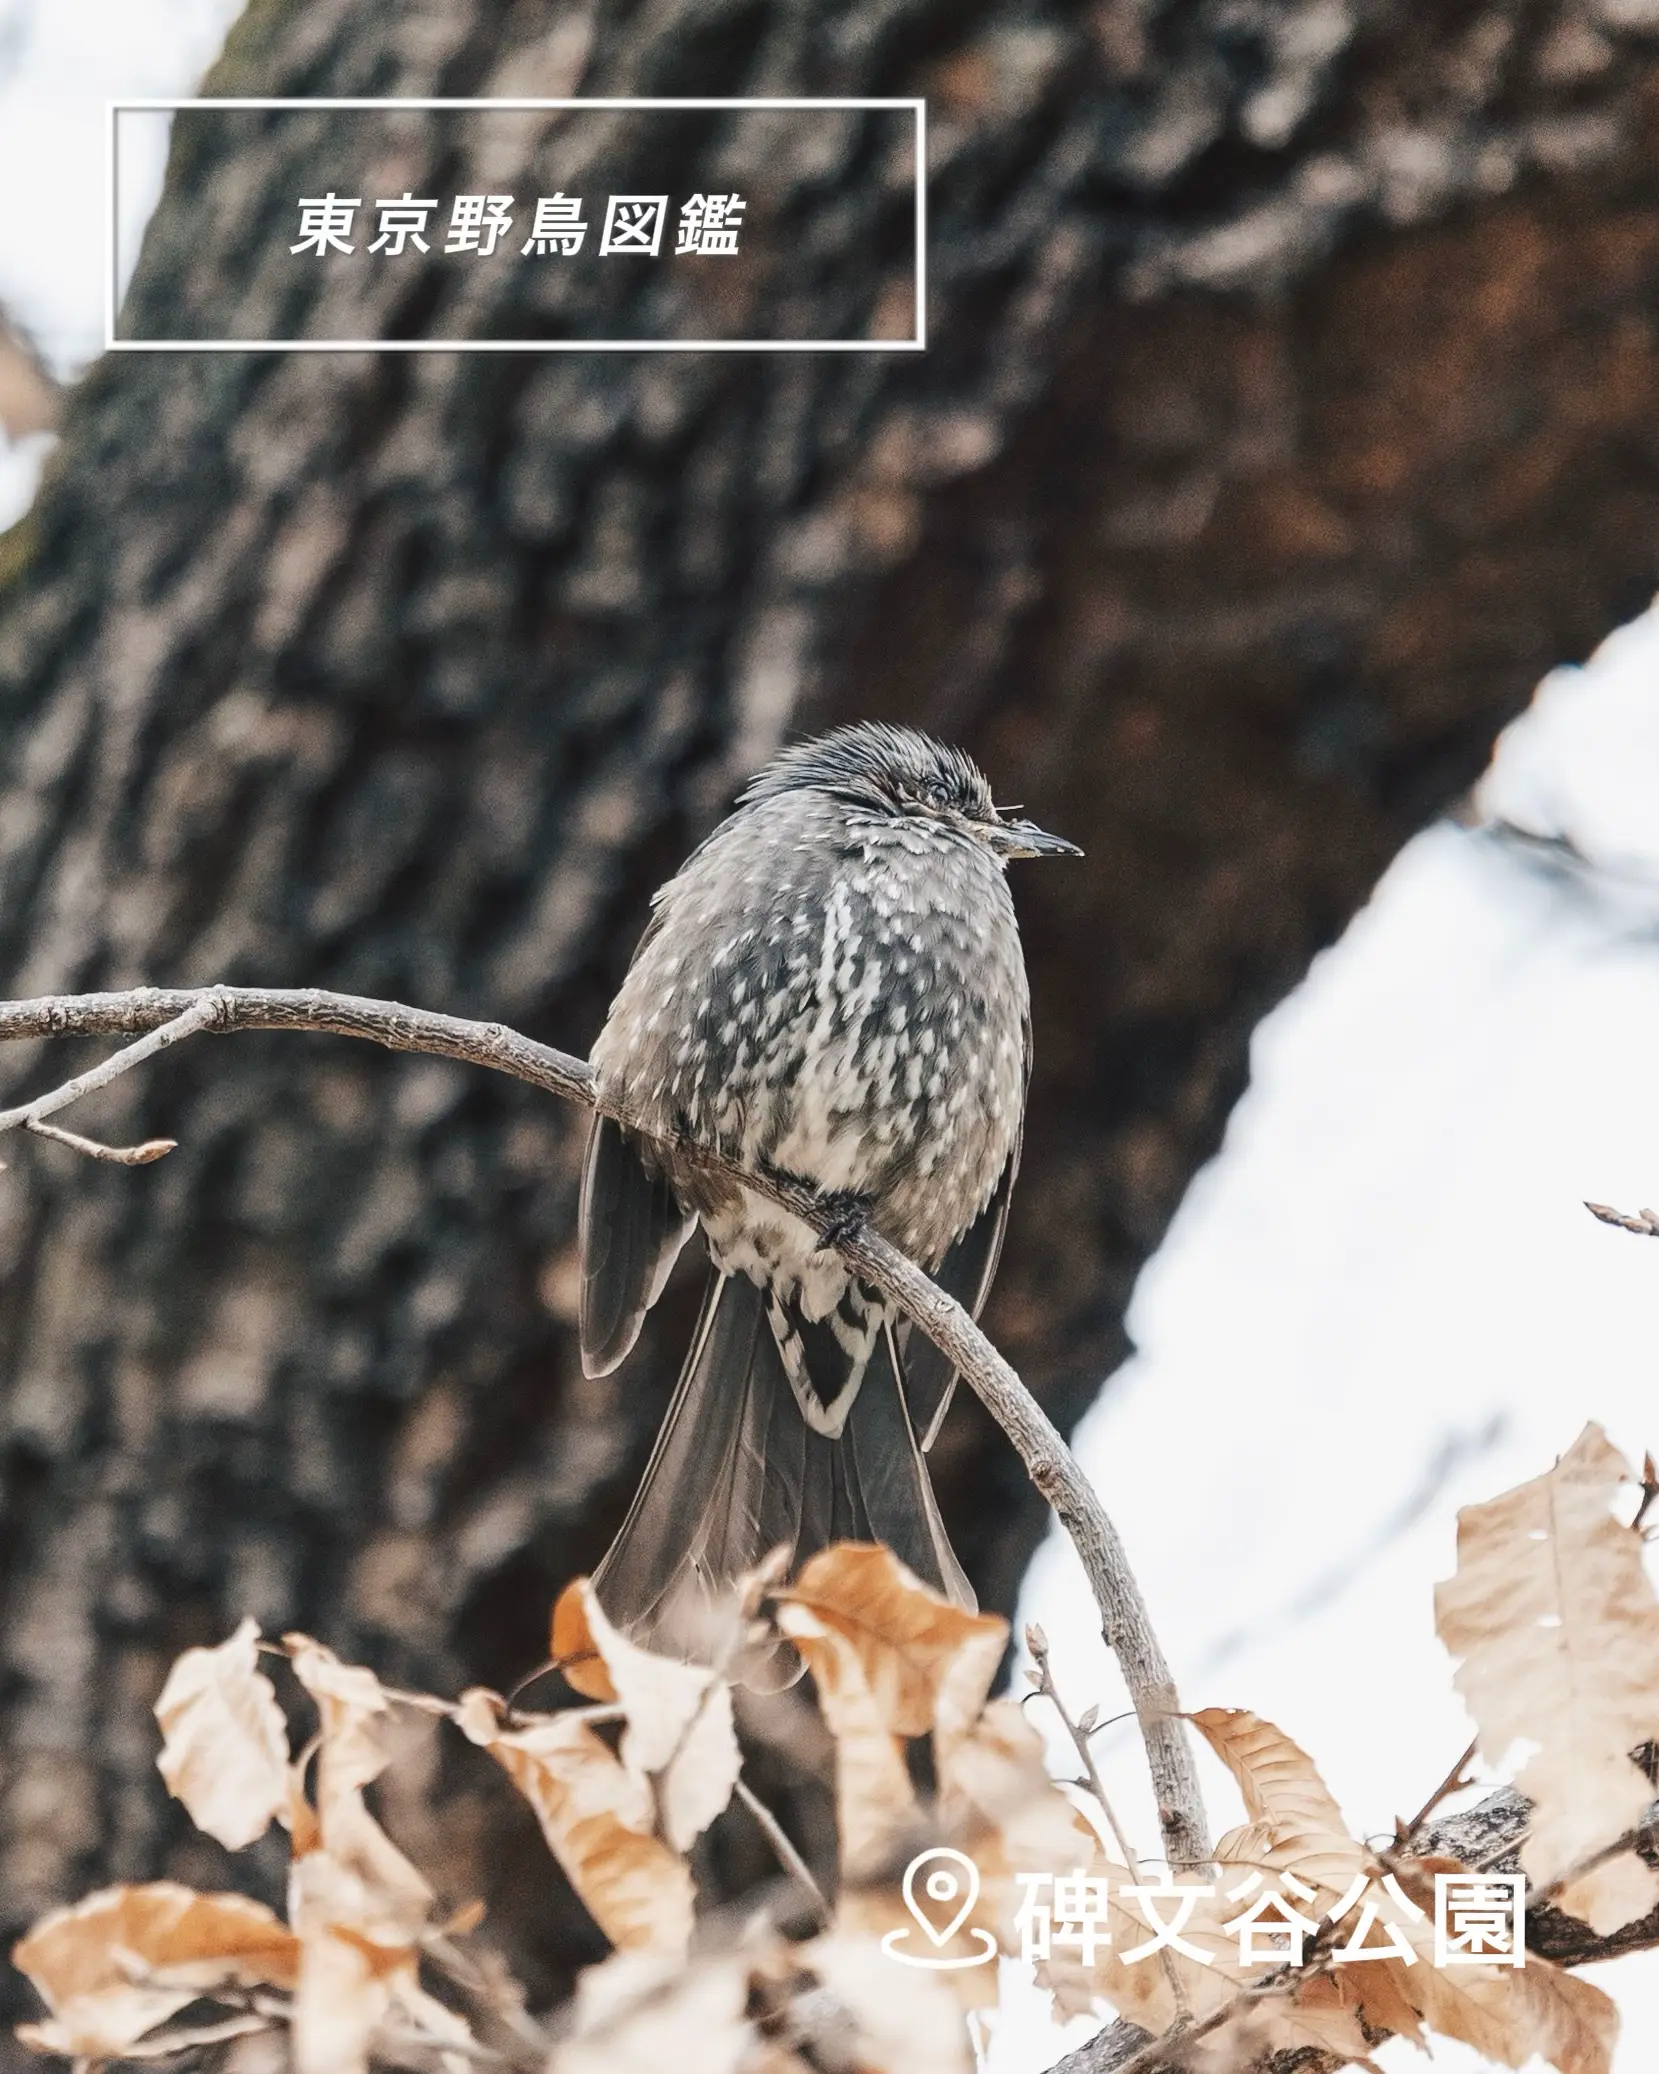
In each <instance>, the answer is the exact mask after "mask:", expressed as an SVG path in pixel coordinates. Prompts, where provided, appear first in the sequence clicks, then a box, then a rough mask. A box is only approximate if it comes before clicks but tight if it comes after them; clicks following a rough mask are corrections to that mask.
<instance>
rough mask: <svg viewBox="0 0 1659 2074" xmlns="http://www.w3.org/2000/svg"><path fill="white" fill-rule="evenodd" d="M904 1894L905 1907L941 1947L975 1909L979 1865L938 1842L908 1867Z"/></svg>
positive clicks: (912, 1860) (948, 1941) (963, 1854)
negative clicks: (937, 1926)
mask: <svg viewBox="0 0 1659 2074" xmlns="http://www.w3.org/2000/svg"><path fill="white" fill-rule="evenodd" d="M918 1889H920V1891H919V1892H918ZM903 1898H904V1905H905V1907H906V1908H907V1909H909V1911H910V1913H911V1914H912V1915H913V1916H914V1917H915V1919H916V1921H917V1922H918V1923H920V1924H921V1926H922V1928H923V1929H924V1930H925V1931H926V1932H927V1934H928V1936H929V1938H930V1939H931V1940H932V1941H933V1943H934V1944H935V1945H936V1946H938V1947H939V1948H940V1949H941V1950H942V1949H943V1948H944V1947H945V1946H946V1945H947V1944H949V1943H950V1941H951V1939H952V1938H953V1937H954V1936H955V1935H956V1933H957V1931H958V1930H960V1929H961V1927H962V1925H963V1924H964V1923H965V1922H966V1921H967V1920H968V1917H969V1916H970V1915H971V1914H972V1913H973V1905H974V1903H975V1902H976V1901H977V1900H978V1899H979V1867H978V1866H977V1865H975V1863H974V1862H973V1860H972V1859H971V1858H970V1857H968V1856H967V1855H966V1854H965V1853H964V1852H961V1851H953V1850H951V1849H950V1848H949V1847H948V1846H947V1845H945V1844H939V1845H937V1846H935V1848H934V1849H933V1850H931V1851H923V1853H922V1854H921V1856H920V1857H919V1858H912V1859H911V1861H910V1863H909V1864H908V1865H907V1866H906V1867H905V1873H904V1888H903ZM938 1921H942V1922H943V1923H944V1928H943V1929H942V1930H936V1929H935V1928H934V1924H935V1922H938ZM929 1963H931V1962H929Z"/></svg>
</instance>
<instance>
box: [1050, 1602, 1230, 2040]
mask: <svg viewBox="0 0 1659 2074" xmlns="http://www.w3.org/2000/svg"><path fill="white" fill-rule="evenodd" d="M1025 1646H1026V1648H1027V1649H1028V1650H1029V1651H1030V1652H1031V1661H1032V1662H1033V1664H1035V1665H1036V1667H1037V1691H1038V1694H1039V1695H1040V1696H1041V1697H1042V1698H1043V1699H1046V1700H1047V1701H1048V1702H1049V1704H1050V1705H1051V1706H1052V1707H1053V1709H1054V1711H1055V1713H1056V1714H1058V1715H1059V1717H1060V1719H1061V1721H1062V1722H1063V1723H1064V1724H1065V1729H1066V1733H1067V1735H1069V1736H1070V1737H1071V1742H1072V1748H1073V1749H1074V1750H1075V1751H1076V1752H1077V1754H1078V1756H1079V1757H1080V1758H1081V1759H1082V1760H1083V1772H1084V1776H1085V1777H1086V1779H1087V1781H1088V1787H1089V1791H1090V1792H1091V1793H1092V1794H1093V1795H1094V1797H1095V1799H1096V1800H1097V1801H1099V1803H1100V1810H1101V1813H1102V1814H1103V1815H1104V1816H1105V1817H1106V1826H1107V1828H1108V1829H1110V1830H1111V1832H1112V1834H1113V1836H1114V1837H1115V1838H1116V1839H1117V1847H1118V1849H1119V1851H1120V1852H1121V1853H1122V1854H1123V1862H1124V1864H1125V1865H1127V1866H1128V1868H1129V1870H1130V1871H1131V1872H1132V1873H1133V1874H1134V1876H1135V1878H1136V1880H1139V1879H1140V1876H1141V1866H1140V1860H1139V1858H1137V1857H1136V1855H1135V1847H1134V1845H1133V1844H1132V1843H1131V1842H1130V1841H1129V1839H1128V1837H1127V1836H1125V1835H1124V1833H1123V1825H1122V1824H1121V1823H1120V1822H1119V1821H1118V1818H1117V1814H1116V1812H1115V1811H1114V1809H1113V1807H1112V1803H1111V1801H1110V1800H1108V1799H1107V1797H1106V1782H1105V1780H1104V1779H1102V1778H1101V1776H1100V1767H1099V1766H1098V1765H1097V1764H1096V1763H1095V1757H1094V1746H1093V1744H1092V1743H1091V1742H1090V1741H1089V1730H1088V1729H1086V1728H1084V1727H1082V1726H1081V1725H1080V1724H1079V1723H1078V1722H1076V1721H1074V1720H1073V1719H1072V1718H1071V1710H1070V1708H1069V1707H1068V1706H1067V1705H1066V1703H1065V1701H1064V1700H1063V1699H1062V1698H1061V1697H1060V1688H1059V1686H1058V1685H1056V1684H1055V1682H1054V1666H1053V1664H1052V1662H1051V1661H1050V1658H1049V1652H1048V1637H1047V1635H1045V1634H1044V1633H1043V1631H1042V1629H1041V1628H1040V1627H1039V1626H1038V1625H1037V1623H1036V1622H1035V1621H1032V1622H1031V1624H1030V1625H1029V1626H1028V1627H1027V1628H1026V1631H1025ZM1090 1726H1091V1727H1092V1726H1093V1724H1092V1723H1091V1724H1090ZM1159 1957H1160V1959H1161V1960H1162V1962H1163V1970H1164V1979H1165V1980H1166V1981H1167V1982H1168V1983H1169V1992H1170V1994H1171V1995H1172V1996H1173V1997H1174V1999H1175V2012H1176V2022H1177V2023H1181V2024H1184V2023H1186V2022H1187V2021H1188V2020H1189V2019H1190V2018H1191V2015H1192V2005H1191V2003H1190V2002H1189V2001H1188V1999H1187V1990H1186V1985H1185V1983H1184V1982H1183V1981H1182V1979H1181V1974H1180V1970H1179V1969H1178V1967H1177V1966H1176V1964H1175V1954H1174V1953H1173V1952H1167V1951H1166V1952H1160V1953H1159Z"/></svg>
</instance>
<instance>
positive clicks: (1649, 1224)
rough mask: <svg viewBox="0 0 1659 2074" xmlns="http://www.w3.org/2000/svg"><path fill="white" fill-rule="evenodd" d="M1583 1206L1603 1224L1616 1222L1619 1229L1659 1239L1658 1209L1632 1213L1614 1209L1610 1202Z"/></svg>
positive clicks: (1645, 1237) (1646, 1237) (1647, 1237)
mask: <svg viewBox="0 0 1659 2074" xmlns="http://www.w3.org/2000/svg"><path fill="white" fill-rule="evenodd" d="M1584 1207H1585V1209H1587V1210H1588V1211H1589V1213H1590V1215H1591V1216H1592V1217H1596V1218H1599V1219H1600V1220H1601V1222H1602V1223H1603V1224H1616V1225H1617V1226H1618V1227H1619V1229H1620V1231H1633V1232H1635V1233H1637V1234H1638V1235H1639V1236H1640V1237H1642V1238H1644V1239H1659V1210H1637V1211H1636V1212H1635V1213H1634V1214H1632V1213H1631V1212H1629V1211H1625V1210H1615V1209H1614V1208H1613V1206H1612V1204H1611V1203H1586V1204H1585V1205H1584Z"/></svg>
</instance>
